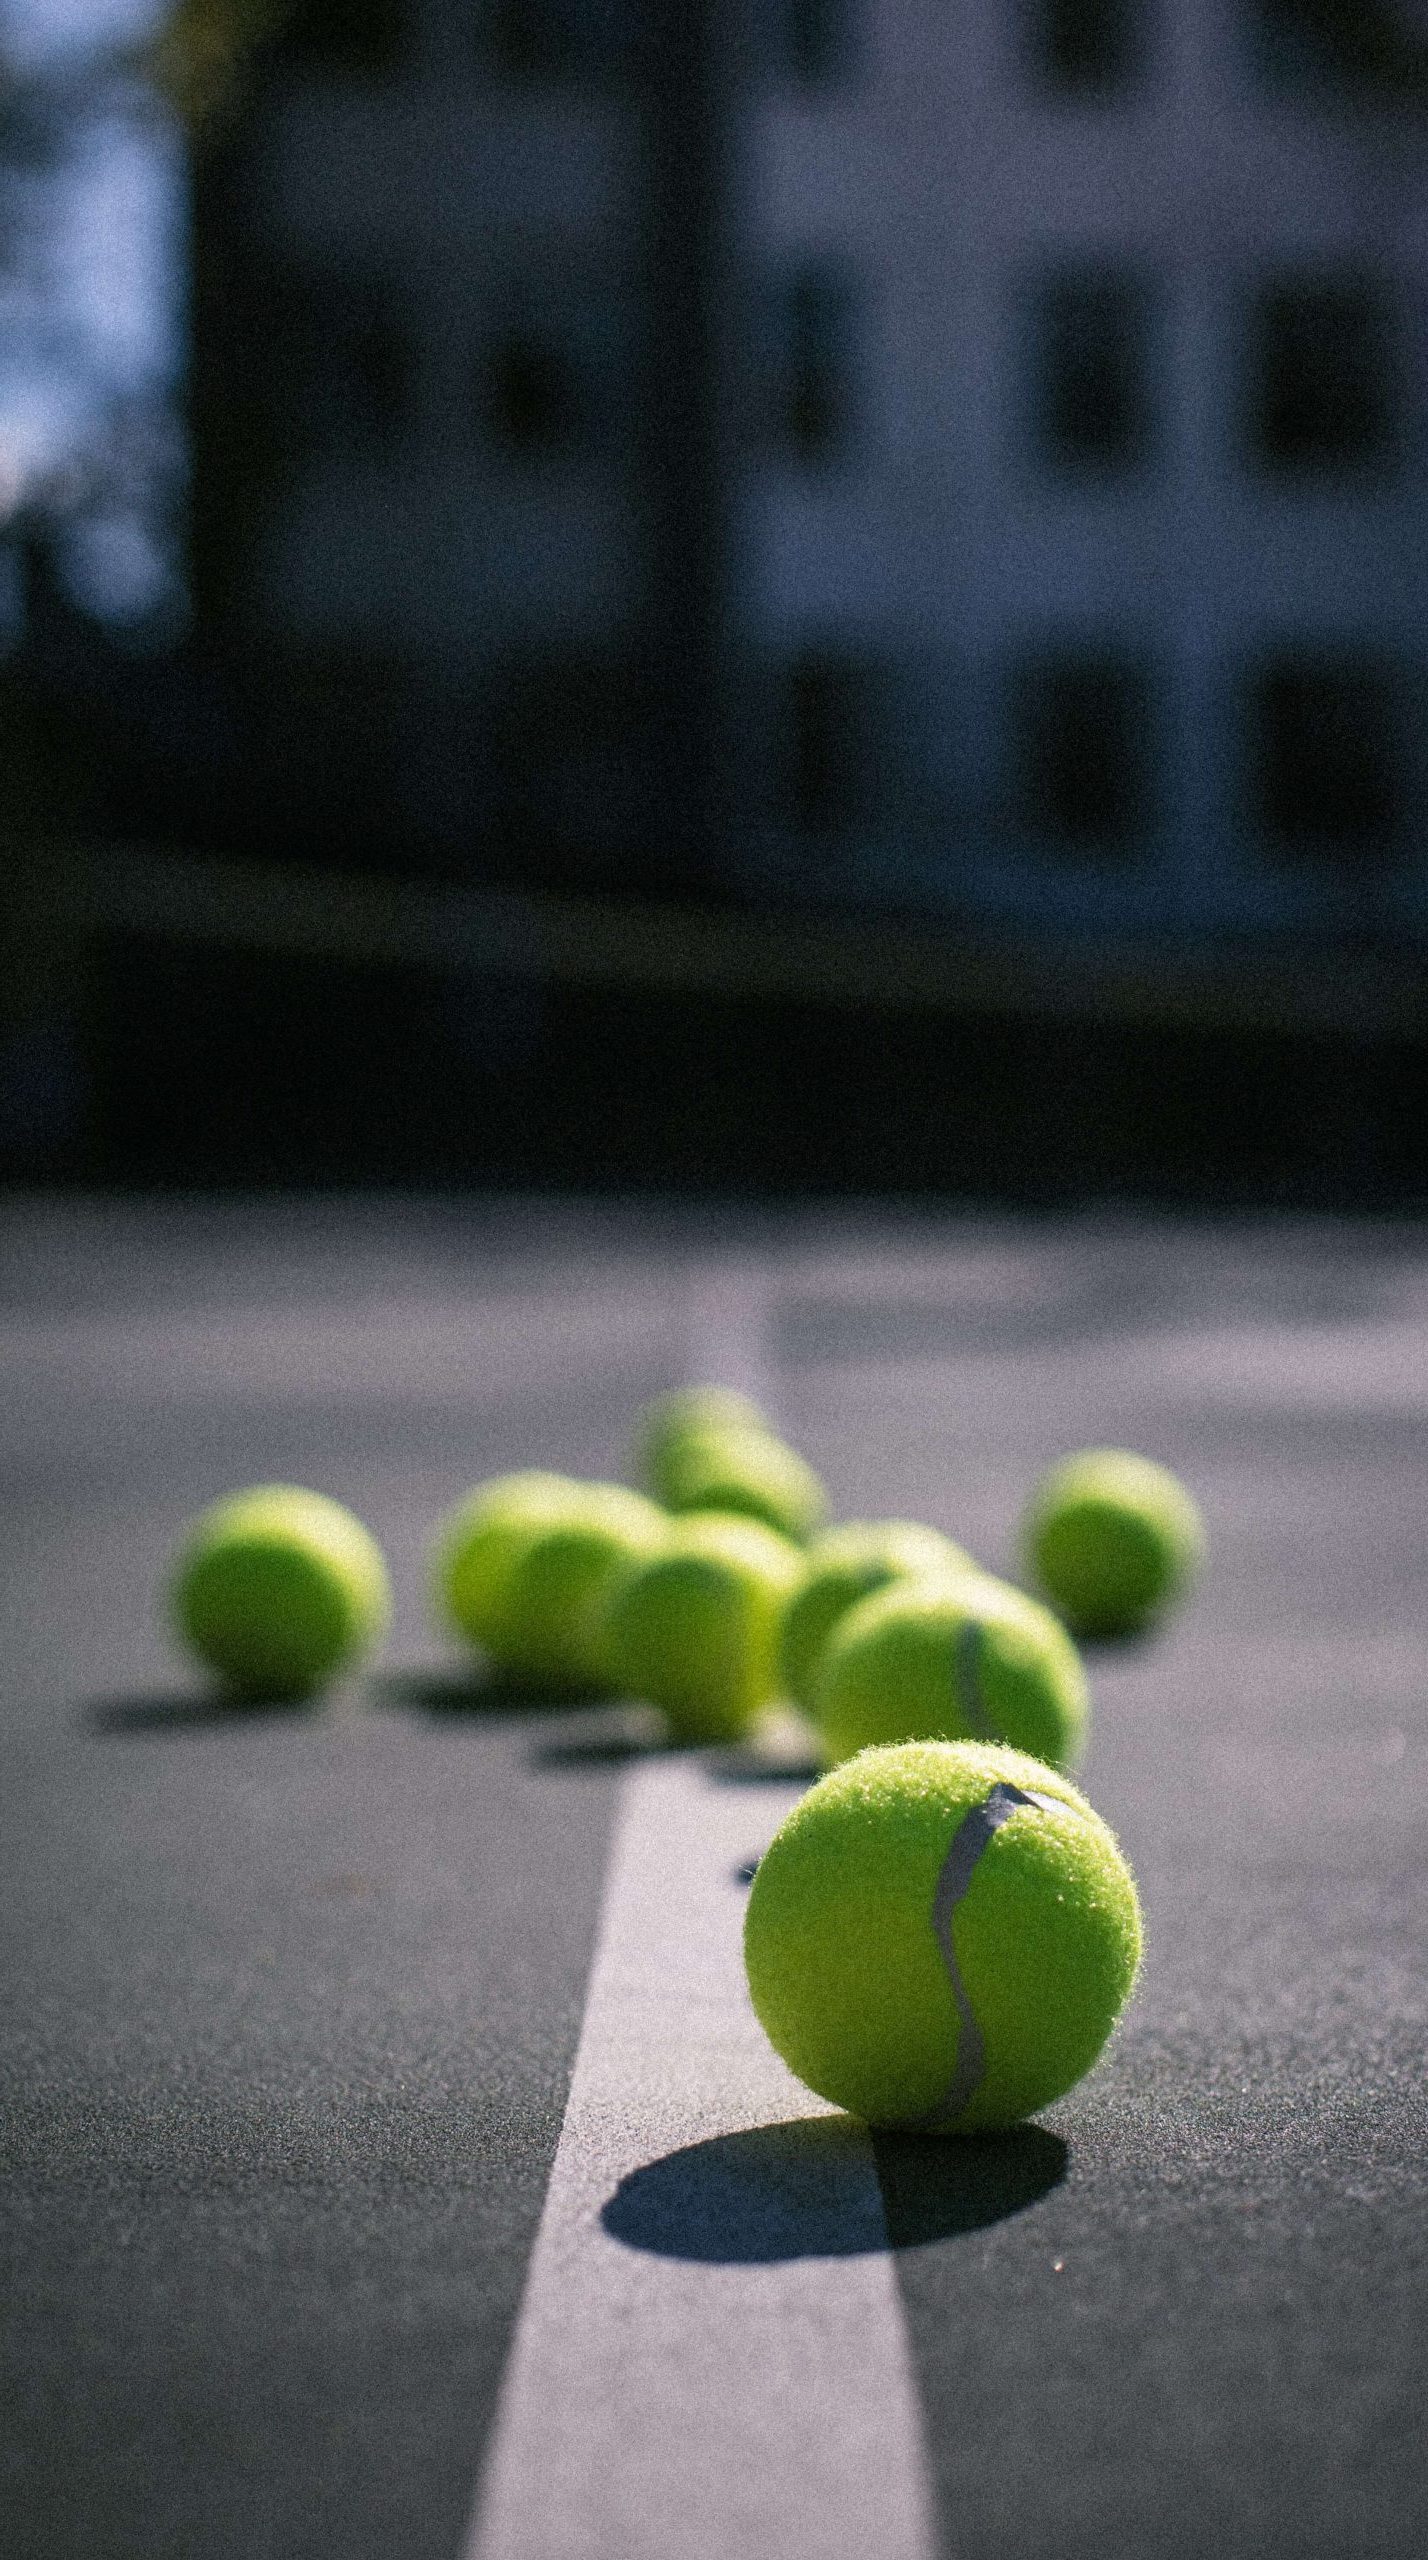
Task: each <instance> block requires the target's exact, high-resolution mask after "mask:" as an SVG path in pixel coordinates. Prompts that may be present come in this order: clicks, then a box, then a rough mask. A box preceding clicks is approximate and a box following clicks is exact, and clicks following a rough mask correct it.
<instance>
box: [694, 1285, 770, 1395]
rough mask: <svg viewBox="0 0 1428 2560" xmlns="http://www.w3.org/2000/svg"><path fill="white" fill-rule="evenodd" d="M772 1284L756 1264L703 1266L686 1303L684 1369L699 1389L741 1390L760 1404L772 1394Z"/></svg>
mask: <svg viewBox="0 0 1428 2560" xmlns="http://www.w3.org/2000/svg"><path fill="white" fill-rule="evenodd" d="M769 1297H770V1292H769V1285H768V1279H767V1276H766V1274H765V1272H764V1270H763V1269H762V1267H761V1266H760V1265H759V1264H758V1263H756V1262H752V1261H747V1260H744V1261H733V1260H728V1261H724V1262H705V1263H702V1264H701V1265H700V1267H699V1269H698V1271H697V1272H696V1273H695V1275H694V1277H693V1279H692V1280H691V1283H690V1288H689V1294H688V1297H687V1299H686V1302H685V1316H684V1366H685V1372H686V1375H687V1376H688V1377H689V1378H690V1379H691V1380H692V1381H693V1382H694V1383H695V1384H696V1385H698V1386H702V1385H704V1384H705V1383H706V1381H707V1382H708V1383H710V1384H712V1385H715V1386H721V1387H739V1388H741V1389H742V1391H743V1393H744V1394H745V1395H747V1396H752V1397H753V1399H754V1402H755V1403H756V1404H767V1403H768V1401H769V1398H770V1395H771V1393H772V1389H773V1382H774V1381H773V1365H774V1364H773V1344H772V1340H771V1326H770V1309H769Z"/></svg>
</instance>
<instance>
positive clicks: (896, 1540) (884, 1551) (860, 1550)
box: [779, 1520, 980, 1707]
mask: <svg viewBox="0 0 1428 2560" xmlns="http://www.w3.org/2000/svg"><path fill="white" fill-rule="evenodd" d="M979 1570H980V1568H979V1567H978V1566H977V1565H976V1564H975V1563H974V1562H973V1559H972V1558H971V1557H970V1556H969V1555H968V1553H967V1551H966V1549H965V1548H964V1547H959V1546H957V1545H956V1544H955V1543H954V1542H953V1540H952V1539H951V1538H945V1537H944V1536H943V1535H942V1532H941V1530H940V1529H927V1528H924V1527H923V1526H922V1525H921V1523H920V1522H919V1521H916V1520H845V1521H843V1522H841V1523H840V1524H839V1526H838V1527H837V1528H836V1529H825V1530H824V1531H823V1533H822V1535H821V1536H820V1537H817V1538H815V1539H814V1540H813V1542H812V1544H811V1545H810V1546H809V1548H808V1550H807V1557H806V1563H805V1569H804V1575H803V1580H802V1582H801V1583H800V1584H799V1587H798V1589H797V1590H796V1591H795V1593H794V1595H793V1598H792V1599H791V1600H790V1602H789V1605H788V1608H787V1610H786V1612H785V1615H784V1621H783V1633H782V1638H781V1641H780V1647H779V1662H780V1668H781V1671H782V1675H783V1685H784V1688H785V1689H786V1691H787V1693H788V1695H789V1696H790V1697H791V1698H794V1699H796V1700H797V1702H798V1704H799V1705H800V1706H802V1707H808V1706H811V1705H812V1703H813V1683H814V1680H815V1677H816V1675H817V1669H818V1665H819V1662H820V1661H821V1659H822V1656H823V1653H824V1649H825V1647H826V1646H827V1643H828V1640H829V1638H830V1636H831V1635H832V1633H833V1631H834V1628H835V1627H836V1626H837V1625H838V1624H839V1622H840V1620H842V1619H843V1618H845V1617H846V1616H847V1613H848V1611H849V1610H850V1609H852V1608H855V1607H856V1605H857V1603H858V1602H859V1601H860V1600H866V1599H868V1598H870V1597H871V1595H872V1593H873V1592H875V1591H881V1590H883V1589H884V1588H885V1587H886V1585H887V1584H888V1583H890V1582H906V1581H909V1580H912V1579H925V1578H927V1577H929V1576H931V1577H933V1578H936V1577H937V1576H939V1575H941V1576H943V1577H945V1576H946V1575H948V1574H957V1573H975V1572H977V1571H979Z"/></svg>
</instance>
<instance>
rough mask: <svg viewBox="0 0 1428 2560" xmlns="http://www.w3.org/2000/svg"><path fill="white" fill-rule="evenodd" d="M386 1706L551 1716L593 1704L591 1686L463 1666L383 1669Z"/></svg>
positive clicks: (377, 1682)
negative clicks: (579, 1686)
mask: <svg viewBox="0 0 1428 2560" xmlns="http://www.w3.org/2000/svg"><path fill="white" fill-rule="evenodd" d="M372 1686H373V1688H374V1689H375V1690H376V1693H377V1695H378V1697H379V1698H380V1699H381V1700H382V1703H383V1705H384V1706H389V1707H417V1708H419V1709H421V1710H422V1711H423V1712H424V1713H426V1714H427V1715H433V1716H453V1717H460V1716H523V1715H530V1716H535V1715H550V1714H552V1713H554V1712H555V1711H557V1710H565V1709H568V1708H572V1707H588V1706H589V1705H590V1704H591V1697H590V1692H589V1690H588V1689H579V1688H574V1687H570V1686H564V1685H561V1684H559V1683H556V1682H551V1681H539V1680H516V1679H513V1678H511V1676H510V1675H509V1673H506V1672H501V1671H496V1670H494V1669H493V1670H485V1669H483V1668H482V1667H481V1666H480V1665H479V1664H474V1663H473V1664H471V1665H469V1666H468V1665H466V1664H459V1665H458V1666H456V1668H454V1669H449V1670H435V1671H431V1670H419V1671H382V1672H378V1673H377V1675H376V1677H375V1678H374V1680H373V1682H372Z"/></svg>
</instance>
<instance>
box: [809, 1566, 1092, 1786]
mask: <svg viewBox="0 0 1428 2560" xmlns="http://www.w3.org/2000/svg"><path fill="white" fill-rule="evenodd" d="M812 1711H813V1720H814V1723H815V1724H816V1725H817V1727H818V1732H819V1738H820V1740H821V1742H822V1746H823V1750H824V1753H825V1756H826V1757H827V1759H828V1760H830V1761H838V1760H846V1759H847V1758H848V1757H849V1756H850V1754H851V1753H853V1752H855V1751H863V1750H866V1749H867V1747H868V1745H869V1744H870V1743H887V1742H913V1741H921V1742H934V1741H936V1742H999V1743H1007V1744H1009V1745H1010V1746H1011V1747H1012V1749H1013V1750H1016V1751H1029V1752H1030V1753H1031V1755H1032V1757H1033V1758H1034V1759H1037V1760H1047V1761H1049V1762H1050V1763H1051V1766H1052V1767H1053V1768H1055V1769H1068V1768H1070V1767H1072V1766H1073V1764H1074V1763H1075V1761H1076V1759H1077V1757H1078V1755H1079V1753H1080V1750H1081V1746H1082V1743H1083V1741H1084V1739H1085V1732H1086V1722H1087V1716H1088V1712H1089V1701H1088V1696H1087V1689H1086V1674H1085V1671H1084V1669H1083V1667H1082V1663H1081V1657H1080V1655H1079V1654H1078V1653H1077V1651H1076V1647H1075V1646H1074V1644H1073V1643H1072V1641H1071V1639H1070V1637H1069V1636H1068V1634H1067V1633H1066V1630H1065V1628H1064V1627H1063V1626H1062V1625H1061V1623H1060V1621H1059V1620H1058V1619H1056V1618H1054V1617H1053V1616H1052V1614H1051V1611H1050V1610H1049V1609H1043V1608H1042V1607H1041V1605H1040V1603H1039V1601H1036V1600H1029V1599H1028V1598H1027V1596H1026V1593H1025V1592H1024V1591H1014V1590H1013V1589H1012V1587H1011V1585H1010V1583H1006V1582H998V1581H997V1580H996V1579H995V1578H994V1576H993V1575H991V1574H989V1573H982V1574H975V1575H974V1574H967V1575H965V1576H964V1577H963V1578H962V1579H961V1580H951V1581H948V1582H947V1583H946V1584H943V1585H933V1584H930V1583H923V1582H906V1583H896V1582H895V1583H892V1584H891V1585H889V1587H888V1588H887V1589H886V1590H885V1591H878V1592H875V1593H874V1594H873V1596H872V1598H871V1599H870V1600H860V1601H859V1602H858V1604H857V1606H856V1608H854V1609H850V1610H849V1612H848V1615H847V1616H846V1617H845V1618H844V1619H843V1620H842V1621H841V1623H840V1624H839V1625H838V1626H837V1627H836V1628H835V1629H834V1631H833V1634H832V1637H831V1638H830V1640H829V1643H828V1645H827V1648H826V1650H825V1651H824V1654H823V1657H822V1660H821V1662H820V1664H819V1667H818V1672H817V1675H816V1678H815V1681H814V1691H813V1710H812Z"/></svg>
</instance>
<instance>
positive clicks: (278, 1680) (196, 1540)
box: [170, 1484, 391, 1698]
mask: <svg viewBox="0 0 1428 2560" xmlns="http://www.w3.org/2000/svg"><path fill="white" fill-rule="evenodd" d="M170 1604H171V1609H172V1614H173V1620H174V1624H175V1626H176V1628H177V1630H178V1632H179V1634H180V1635H181V1636H182V1638H183V1639H184V1642H185V1643H186V1644H187V1645H189V1646H190V1648H191V1649H192V1651H193V1652H194V1653H196V1654H197V1655H198V1656H199V1659H200V1660H201V1661H203V1662H206V1663H207V1664H208V1666H209V1669H210V1670H212V1671H216V1672H217V1673H218V1675H219V1677H220V1679H221V1680H222V1681H223V1682H224V1683H225V1685H226V1686H227V1687H228V1688H229V1689H230V1690H232V1691H233V1692H234V1694H235V1695H236V1696H238V1697H245V1698H302V1697H307V1696H309V1695H310V1694H311V1693H312V1691H313V1690H315V1689H320V1688H321V1687H322V1686H323V1685H324V1683H325V1682H326V1681H328V1680H330V1679H331V1678H332V1676H333V1674H334V1672H336V1671H339V1670H341V1669H342V1668H343V1667H344V1666H345V1665H346V1664H348V1663H351V1662H355V1661H356V1659H357V1657H358V1656H359V1655H360V1654H362V1653H365V1652H366V1651H367V1649H368V1647H369V1646H370V1645H372V1644H374V1643H375V1642H376V1640H377V1638H378V1637H379V1636H380V1635H381V1634H382V1632H383V1630H384V1629H385V1627H386V1624H387V1620H388V1617H389V1615H390V1610H391V1600H390V1593H389V1590H388V1584H387V1568H386V1565H385V1563H384V1562H383V1559H382V1551H381V1549H380V1547H379V1546H378V1545H377V1542H376V1540H375V1539H374V1538H373V1537H372V1536H371V1535H370V1534H369V1532H368V1531H367V1530H366V1529H364V1528H363V1526H362V1523H361V1521H360V1520H357V1519H354V1517H353V1515H352V1513H351V1512H350V1511H345V1510H344V1509H343V1507H342V1505H341V1503H340V1502H330V1501H329V1500H328V1498H327V1496H326V1494H322V1493H308V1492H305V1491H303V1490H302V1489H301V1488H300V1487H299V1486H297V1485H286V1484H263V1485H253V1486H251V1487H249V1488H248V1490H247V1491H245V1492H242V1493H231V1494H229V1495H227V1496H226V1498H225V1499H224V1500H223V1501H221V1502H215V1503H214V1504H213V1506H212V1508H211V1509H209V1510H207V1511H205V1512H204V1513H203V1514H202V1516H201V1517H200V1518H199V1519H198V1520H197V1521H195V1523H194V1525H193V1528H192V1529H191V1530H190V1532H189V1535H188V1537H187V1539H186V1541H185V1543H184V1545H183V1547H182V1549H181V1550H180V1553H179V1556H178V1559H177V1562H176V1564H175V1566H174V1570H173V1579H172V1583H171V1587H170Z"/></svg>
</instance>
